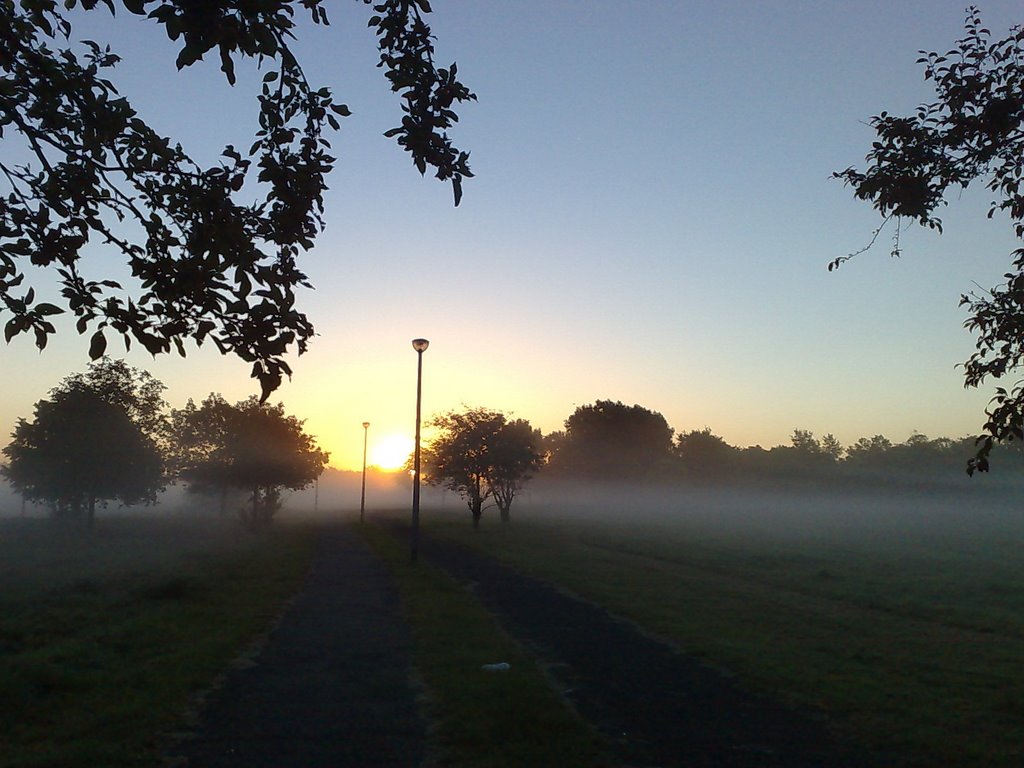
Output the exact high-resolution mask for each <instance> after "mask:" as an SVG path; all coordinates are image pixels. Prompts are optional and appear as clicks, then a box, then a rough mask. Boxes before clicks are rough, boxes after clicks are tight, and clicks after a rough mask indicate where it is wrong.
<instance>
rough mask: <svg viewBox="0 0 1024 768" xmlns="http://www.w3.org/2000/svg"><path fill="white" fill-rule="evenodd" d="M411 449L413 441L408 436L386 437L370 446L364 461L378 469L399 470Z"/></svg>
mask: <svg viewBox="0 0 1024 768" xmlns="http://www.w3.org/2000/svg"><path fill="white" fill-rule="evenodd" d="M412 449H413V439H412V438H411V437H409V436H408V435H400V434H392V435H387V436H386V437H382V438H381V439H380V440H378V441H377V442H376V443H374V444H372V445H371V446H370V448H369V456H368V458H367V460H366V461H367V464H369V465H370V466H373V467H377V468H379V469H384V470H396V469H401V468H402V466H403V465H404V464H405V461H406V459H408V458H409V454H410V453H412Z"/></svg>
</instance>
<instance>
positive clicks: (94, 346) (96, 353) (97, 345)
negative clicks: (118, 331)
mask: <svg viewBox="0 0 1024 768" xmlns="http://www.w3.org/2000/svg"><path fill="white" fill-rule="evenodd" d="M106 351H107V337H106V336H104V335H103V331H102V330H99V331H96V333H94V334H93V335H92V339H91V340H90V341H89V359H90V360H98V359H99V358H101V357H103V353H104V352H106Z"/></svg>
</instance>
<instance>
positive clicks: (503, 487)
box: [422, 408, 543, 528]
mask: <svg viewBox="0 0 1024 768" xmlns="http://www.w3.org/2000/svg"><path fill="white" fill-rule="evenodd" d="M428 426H430V427H432V428H434V429H436V430H437V435H435V437H434V438H433V439H432V440H431V441H430V443H429V445H427V446H426V448H425V449H424V451H423V454H422V465H423V470H424V479H425V480H426V481H427V482H428V483H430V484H431V485H444V487H446V488H448V489H449V490H452V491H455V492H457V493H458V494H459V495H460V496H462V497H463V498H464V499H465V500H466V505H467V506H468V507H469V511H470V514H471V516H472V518H473V527H474V528H476V527H479V525H480V517H481V516H482V515H483V505H484V502H485V501H487V499H489V498H491V496H494V498H495V502H496V503H497V505H498V508H499V510H500V511H501V519H502V521H504V522H508V520H509V519H510V510H511V508H512V501H513V499H514V498H515V495H516V493H517V492H518V491H519V489H520V488H521V487H522V484H523V483H525V482H526V481H527V480H528V479H529V478H530V475H531V473H532V472H534V471H535V470H536V469H537V468H538V467H539V466H540V464H541V461H542V455H543V454H542V453H541V451H540V447H539V445H540V434H539V433H538V432H537V431H536V430H534V429H533V428H532V427H531V426H530V423H529V422H528V421H524V420H522V419H516V420H515V421H511V422H510V421H508V420H507V418H506V417H505V414H503V413H501V412H499V411H491V410H487V409H486V408H469V409H466V410H465V411H461V412H459V411H449V412H448V413H445V414H442V415H440V416H435V417H434V418H432V419H431V420H430V421H429V422H428Z"/></svg>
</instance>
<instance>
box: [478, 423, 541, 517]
mask: <svg viewBox="0 0 1024 768" xmlns="http://www.w3.org/2000/svg"><path fill="white" fill-rule="evenodd" d="M541 442H542V439H541V435H540V431H539V430H536V429H534V428H533V427H532V426H530V422H528V421H526V420H524V419H515V420H514V421H509V422H506V423H505V424H504V425H502V426H501V428H500V429H498V431H497V432H496V433H495V434H494V435H493V437H492V439H491V442H490V446H489V455H490V464H491V466H490V469H489V470H488V472H487V484H488V485H489V486H490V487H491V490H492V492H493V493H494V503H495V504H497V505H498V512H499V513H500V517H501V521H502V522H503V523H507V522H508V521H509V520H510V519H511V516H512V502H513V500H514V499H515V497H516V494H517V493H518V492H519V491H520V490H521V489H522V487H523V485H524V484H525V483H526V482H527V481H528V480H529V479H530V478H532V477H533V473H534V472H536V471H537V470H538V469H540V467H541V465H542V464H543V461H544V454H543V452H542V448H541Z"/></svg>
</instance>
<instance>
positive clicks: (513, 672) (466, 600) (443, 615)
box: [360, 525, 613, 768]
mask: <svg viewBox="0 0 1024 768" xmlns="http://www.w3.org/2000/svg"><path fill="white" fill-rule="evenodd" d="M360 531H361V532H362V534H363V535H364V537H365V538H366V539H367V541H368V542H369V543H370V544H371V546H372V547H373V549H374V550H375V551H376V552H377V554H378V555H380V556H381V557H382V558H383V559H384V560H385V562H387V563H388V565H389V567H390V568H391V570H392V572H393V573H394V575H395V579H396V581H397V583H398V587H399V590H400V592H401V595H402V603H403V606H404V613H405V616H406V617H407V618H408V620H409V622H410V625H411V627H412V631H413V637H414V639H415V660H414V663H415V665H416V668H417V669H418V670H419V672H420V674H421V675H422V677H423V682H424V684H425V685H426V688H427V692H428V698H429V705H428V711H429V714H430V716H431V720H432V722H433V727H432V738H431V741H432V744H431V746H432V751H433V752H434V756H433V760H434V761H435V762H433V763H432V764H437V765H445V766H452V767H453V768H455V767H456V766H457V767H459V768H520V766H548V765H551V766H560V768H563V767H564V768H593V767H595V766H606V765H611V764H613V761H612V760H611V759H610V758H609V757H607V755H605V754H604V752H603V751H602V748H601V744H600V741H599V739H598V737H597V736H596V735H595V734H594V733H593V732H592V731H591V730H590V728H589V727H587V726H586V725H585V724H584V723H583V722H582V721H581V720H580V719H579V718H578V717H577V716H576V715H575V714H574V713H572V712H571V711H570V710H569V708H568V707H567V706H566V704H565V703H564V702H563V701H562V700H561V699H560V698H559V697H558V696H557V695H556V693H555V691H554V690H553V689H552V688H551V686H550V685H549V683H548V681H547V680H546V678H545V677H544V674H543V672H542V670H541V669H540V668H539V667H538V665H537V662H536V660H535V659H533V658H531V657H530V655H529V654H528V653H527V652H526V651H525V650H524V649H523V648H522V647H521V646H520V645H519V644H518V643H516V642H515V640H513V639H512V638H510V637H509V636H507V635H506V634H505V633H504V632H502V631H501V629H500V628H499V627H498V626H497V624H496V623H495V621H494V618H493V617H492V616H491V615H490V614H489V613H487V611H486V610H485V609H484V608H483V607H482V606H481V605H480V603H479V602H477V600H476V599H475V598H474V597H473V596H472V595H471V594H470V593H469V592H468V591H467V590H466V589H464V588H463V587H461V586H460V585H459V584H457V583H456V582H455V581H453V580H452V579H451V578H450V577H448V576H446V575H445V574H444V573H442V572H440V571H438V570H437V569H434V568H431V567H430V566H428V565H426V564H425V563H419V564H417V565H416V566H411V565H410V564H409V561H408V559H409V551H408V548H407V547H406V546H405V543H404V541H403V542H398V541H397V540H396V539H395V538H394V537H393V536H392V535H390V534H389V533H388V532H385V531H382V530H380V529H379V528H377V527H376V526H371V525H368V526H364V527H362V528H361V529H360ZM495 662H505V663H508V664H509V665H510V669H508V670H507V671H501V672H488V671H485V670H483V669H482V668H481V667H482V666H483V665H484V664H490V663H495Z"/></svg>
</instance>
